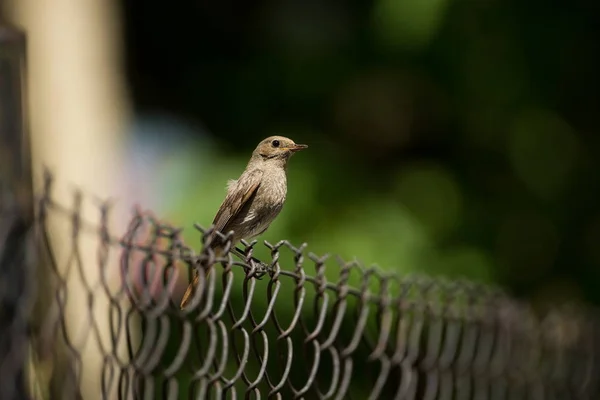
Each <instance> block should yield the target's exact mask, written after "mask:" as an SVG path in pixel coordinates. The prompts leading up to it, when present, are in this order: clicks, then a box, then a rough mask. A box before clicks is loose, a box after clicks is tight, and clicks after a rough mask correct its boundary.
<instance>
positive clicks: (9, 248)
mask: <svg viewBox="0 0 600 400" xmlns="http://www.w3.org/2000/svg"><path fill="white" fill-rule="evenodd" d="M25 53H26V40H25V34H24V33H23V32H22V31H21V30H19V29H18V28H15V27H13V26H10V25H8V24H6V23H4V22H3V20H2V18H1V16H0V309H2V313H0V360H2V362H0V398H2V399H7V400H13V399H14V400H17V399H19V400H20V399H29V398H30V395H29V394H28V390H27V384H26V371H27V364H28V345H29V342H28V339H29V337H28V336H29V332H28V330H29V329H28V328H29V325H28V323H29V310H30V304H29V301H30V300H32V299H31V296H30V295H31V294H32V293H31V288H32V285H31V284H32V276H31V269H30V267H31V263H30V262H29V260H30V257H31V254H32V252H33V251H32V249H33V246H32V242H31V240H30V237H31V236H30V232H31V227H32V223H33V187H32V176H31V154H30V146H29V137H28V132H27V123H26V117H25V109H26V107H25V106H24V104H25V90H24V89H25V59H26V58H25Z"/></svg>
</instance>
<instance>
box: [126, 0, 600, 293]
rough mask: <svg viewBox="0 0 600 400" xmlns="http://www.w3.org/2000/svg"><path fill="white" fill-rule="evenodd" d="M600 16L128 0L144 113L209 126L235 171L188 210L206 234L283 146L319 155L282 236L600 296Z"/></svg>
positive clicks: (410, 265)
mask: <svg viewBox="0 0 600 400" xmlns="http://www.w3.org/2000/svg"><path fill="white" fill-rule="evenodd" d="M599 10H600V3H598V2H597V1H591V0H589V1H585V0H579V1H568V2H567V1H562V2H561V1H554V2H548V1H528V2H524V1H499V0H488V1H477V2H475V1H451V0H436V1H433V0H432V1H428V2H425V1H422V0H412V1H406V2H404V1H403V2H394V1H391V0H387V1H381V2H372V1H345V2H344V1H328V2H323V1H316V0H309V1H300V0H295V1H292V0H287V1H282V2H270V1H244V2H235V1H231V0H227V1H218V2H217V1H211V2H208V1H179V2H165V1H157V0H144V1H127V2H123V11H124V20H125V37H124V40H125V45H126V46H125V52H126V54H125V57H126V64H127V65H126V67H127V77H128V81H129V83H130V90H131V95H132V97H133V100H134V103H135V108H136V111H137V112H138V113H139V114H140V115H142V114H148V113H164V114H168V115H171V116H175V117H176V118H179V119H181V120H184V121H187V122H188V123H190V124H192V125H193V124H201V125H202V126H203V127H204V128H205V130H204V132H205V133H208V135H209V136H210V138H211V139H212V141H213V142H214V143H216V149H218V151H219V152H220V153H221V154H225V155H227V156H223V160H229V159H235V160H237V161H236V162H237V164H236V167H235V168H233V167H232V168H231V169H230V170H228V171H227V173H223V176H220V175H219V176H213V177H212V178H210V179H213V180H214V186H213V187H214V188H217V189H218V192H217V193H215V194H213V195H212V198H211V200H207V202H206V204H204V203H200V204H199V203H198V201H199V200H198V199H197V198H196V199H195V200H189V202H188V203H187V206H186V207H187V208H186V207H183V206H180V208H181V209H186V210H187V209H189V210H190V211H189V212H188V214H186V215H189V216H191V217H190V218H192V217H197V216H198V212H197V209H198V207H201V208H203V209H206V211H203V213H204V214H202V216H201V217H199V218H194V219H202V221H201V222H203V223H204V224H206V225H208V224H209V223H210V219H211V218H212V215H213V214H214V212H215V211H216V209H217V207H218V204H219V202H220V201H221V200H222V197H223V195H224V189H222V188H223V187H224V185H225V180H226V179H231V178H236V177H237V175H239V173H240V172H241V170H242V169H243V167H244V165H245V163H246V162H247V159H248V156H249V154H250V152H251V151H252V149H253V148H254V146H255V145H256V143H258V141H260V140H261V139H262V138H264V137H266V136H269V135H271V134H282V135H285V136H289V137H292V138H293V139H294V140H295V141H296V142H299V143H307V144H309V146H310V147H309V151H307V152H304V153H300V154H298V155H297V156H295V157H294V159H293V160H292V162H291V165H290V192H289V197H288V204H287V205H286V208H285V209H284V210H285V211H284V212H283V213H282V215H281V216H280V218H279V219H278V222H277V224H279V225H278V226H279V228H272V229H271V230H270V231H269V234H270V235H271V236H269V237H268V239H273V240H275V241H276V240H277V239H280V238H281V237H286V238H290V239H291V240H293V241H295V242H297V243H300V242H304V241H308V242H309V244H310V245H311V248H312V249H313V250H314V251H317V252H329V251H331V252H335V253H338V254H341V255H342V256H343V257H346V258H352V257H353V256H358V257H359V258H360V259H361V260H363V261H364V262H365V263H367V264H369V263H373V262H375V263H378V264H379V265H380V266H382V267H383V268H387V269H397V270H398V271H400V272H410V271H419V272H426V273H428V274H444V275H449V276H459V275H461V276H467V277H469V278H471V279H475V280H481V281H484V282H493V283H497V284H500V285H502V286H504V287H506V288H507V289H509V290H511V291H512V292H514V293H515V294H517V295H519V296H527V297H528V298H530V299H532V300H534V301H535V300H538V299H539V300H543V301H560V300H564V299H584V300H587V301H592V302H595V303H598V302H599V301H600V294H599V293H598V286H599V281H600V249H599V248H598V243H599V242H600V207H599V204H600V198H599V193H600V180H599V179H598V170H599V169H598V168H599V161H598V160H597V157H596V156H597V151H598V146H599V139H598V137H597V131H598V125H599V121H598V115H599V114H598V110H599V105H600V104H599V100H600V99H599V95H598V91H599V89H600V85H599V78H598V76H599V74H598V71H600V65H599V61H600V58H599V55H600V42H599V41H598V37H600V32H599V29H600V28H599V25H598V21H599V18H598V17H599V16H600V12H599ZM163 140H165V141H168V140H169V139H168V138H167V137H165V138H164V139H163ZM223 162H225V161H223ZM215 163H217V166H218V161H215ZM192 175H193V173H192ZM225 175H226V176H225ZM191 179H192V180H193V179H194V177H193V176H192V178H191ZM207 179H208V178H207ZM198 180H199V181H201V180H202V179H200V178H198ZM215 190H216V189H215ZM175 214H176V213H175ZM174 218H175V217H174ZM182 218H183V217H182ZM175 219H177V218H175ZM186 219H187V218H186ZM188 221H189V220H188ZM279 221H283V222H279ZM269 234H267V236H268V235H269Z"/></svg>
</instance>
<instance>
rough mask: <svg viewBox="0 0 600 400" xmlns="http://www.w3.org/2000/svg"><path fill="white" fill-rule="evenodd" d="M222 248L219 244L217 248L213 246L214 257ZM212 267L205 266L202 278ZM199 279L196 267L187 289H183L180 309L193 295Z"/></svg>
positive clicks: (219, 253) (217, 255) (206, 275)
mask: <svg viewBox="0 0 600 400" xmlns="http://www.w3.org/2000/svg"><path fill="white" fill-rule="evenodd" d="M222 250H223V249H222V248H221V247H220V246H219V247H217V248H215V256H216V257H220V255H221V253H222ZM213 268H214V265H213V266H211V267H210V268H206V269H204V271H205V275H204V278H205V280H206V279H207V278H208V276H209V275H210V271H212V270H213ZM199 281H200V275H199V273H198V270H197V269H194V277H193V278H192V282H190V284H189V285H188V287H187V289H185V293H184V294H183V297H182V298H181V304H180V305H179V308H180V309H182V310H183V309H184V308H185V307H186V306H187V304H188V303H189V302H190V300H191V299H192V298H193V296H194V291H195V289H196V287H197V286H198V282H199Z"/></svg>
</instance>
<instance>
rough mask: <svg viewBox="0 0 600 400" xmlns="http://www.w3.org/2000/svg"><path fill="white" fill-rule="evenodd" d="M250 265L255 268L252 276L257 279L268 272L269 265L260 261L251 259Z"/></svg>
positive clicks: (260, 278)
mask: <svg viewBox="0 0 600 400" xmlns="http://www.w3.org/2000/svg"><path fill="white" fill-rule="evenodd" d="M252 266H253V267H255V268H256V269H255V272H254V277H255V278H256V279H258V280H259V281H260V280H262V278H263V277H264V276H265V275H266V274H267V273H268V272H269V266H268V265H267V264H265V263H264V262H262V261H258V260H252Z"/></svg>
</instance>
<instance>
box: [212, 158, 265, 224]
mask: <svg viewBox="0 0 600 400" xmlns="http://www.w3.org/2000/svg"><path fill="white" fill-rule="evenodd" d="M262 176H263V171H261V170H258V169H256V170H253V171H250V172H248V173H247V174H243V175H242V176H241V177H240V179H238V180H237V182H236V184H235V187H232V188H231V189H233V190H228V191H227V196H226V197H225V200H223V203H222V204H221V207H220V208H219V211H217V215H215V219H214V220H213V225H214V226H215V230H217V231H219V232H221V233H223V234H226V233H227V232H224V231H223V229H225V227H226V226H227V224H228V222H229V221H231V219H232V218H234V217H235V216H236V215H237V214H238V213H239V212H240V210H241V209H242V207H244V204H246V202H247V201H248V200H249V199H250V198H251V197H252V195H254V194H255V193H256V190H257V189H258V187H259V186H260V182H261V180H262Z"/></svg>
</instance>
